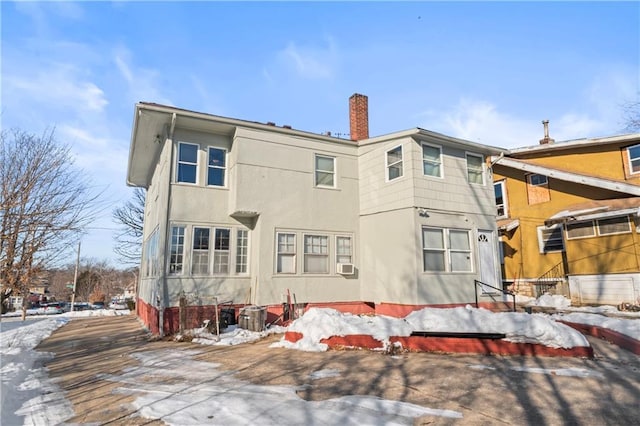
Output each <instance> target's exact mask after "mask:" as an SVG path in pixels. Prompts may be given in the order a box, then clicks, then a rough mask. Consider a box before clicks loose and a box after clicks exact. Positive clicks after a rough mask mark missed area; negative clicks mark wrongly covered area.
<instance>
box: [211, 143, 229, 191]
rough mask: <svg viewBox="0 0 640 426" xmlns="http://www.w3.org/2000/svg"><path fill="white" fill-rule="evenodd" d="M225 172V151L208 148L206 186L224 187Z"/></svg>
mask: <svg viewBox="0 0 640 426" xmlns="http://www.w3.org/2000/svg"><path fill="white" fill-rule="evenodd" d="M226 171H227V151H226V150H224V149H220V148H213V147H209V162H208V166H207V185H211V186H225V175H226Z"/></svg>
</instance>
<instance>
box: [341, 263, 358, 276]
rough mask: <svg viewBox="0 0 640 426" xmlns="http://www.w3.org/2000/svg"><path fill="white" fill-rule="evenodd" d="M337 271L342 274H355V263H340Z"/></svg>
mask: <svg viewBox="0 0 640 426" xmlns="http://www.w3.org/2000/svg"><path fill="white" fill-rule="evenodd" d="M337 272H338V273H339V274H341V275H353V273H354V272H355V267H354V266H353V263H338V265H337Z"/></svg>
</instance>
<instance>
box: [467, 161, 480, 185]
mask: <svg viewBox="0 0 640 426" xmlns="http://www.w3.org/2000/svg"><path fill="white" fill-rule="evenodd" d="M467 179H468V180H469V183H477V184H481V185H482V184H484V173H483V163H482V155H477V154H467Z"/></svg>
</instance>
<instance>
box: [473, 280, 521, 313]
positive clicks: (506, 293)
mask: <svg viewBox="0 0 640 426" xmlns="http://www.w3.org/2000/svg"><path fill="white" fill-rule="evenodd" d="M473 283H474V285H475V287H476V288H477V287H478V286H480V288H482V287H490V288H492V289H494V290H498V291H499V292H501V293H502V294H505V295H508V296H511V297H513V312H516V294H515V293H513V292H511V291H508V290H505V289H503V288H498V287H494V286H492V285H491V284H487V283H483V282H482V281H478V280H473ZM474 293H475V294H476V308H477V307H478V291H477V290H476V291H475V292H474Z"/></svg>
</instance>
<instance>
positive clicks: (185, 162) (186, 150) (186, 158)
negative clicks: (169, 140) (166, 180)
mask: <svg viewBox="0 0 640 426" xmlns="http://www.w3.org/2000/svg"><path fill="white" fill-rule="evenodd" d="M199 148H200V146H199V145H197V144H193V143H187V142H178V158H177V164H176V182H183V183H196V182H197V181H198V149H199Z"/></svg>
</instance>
